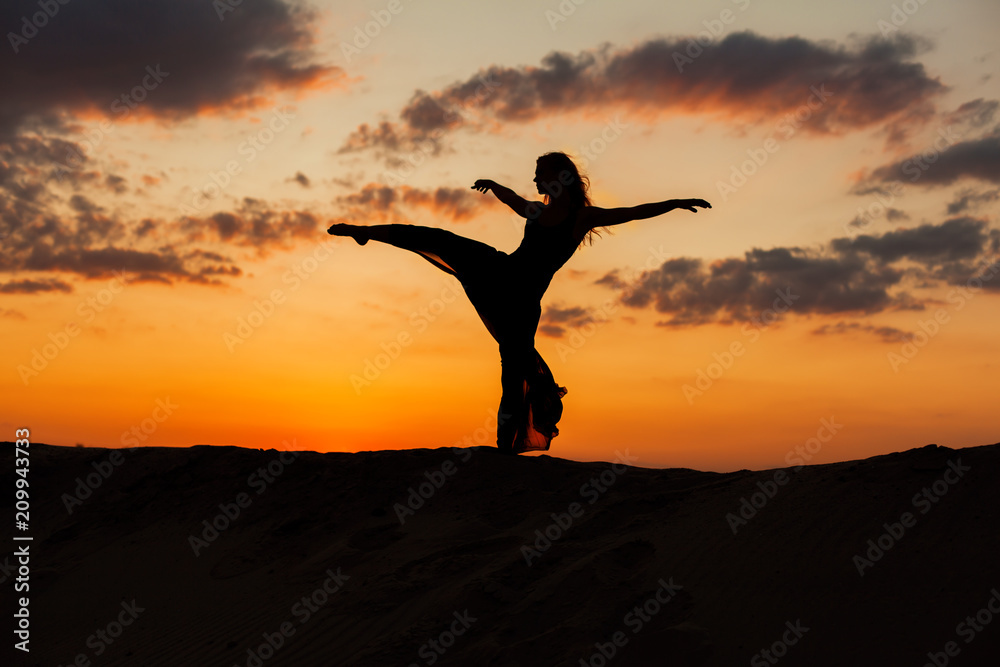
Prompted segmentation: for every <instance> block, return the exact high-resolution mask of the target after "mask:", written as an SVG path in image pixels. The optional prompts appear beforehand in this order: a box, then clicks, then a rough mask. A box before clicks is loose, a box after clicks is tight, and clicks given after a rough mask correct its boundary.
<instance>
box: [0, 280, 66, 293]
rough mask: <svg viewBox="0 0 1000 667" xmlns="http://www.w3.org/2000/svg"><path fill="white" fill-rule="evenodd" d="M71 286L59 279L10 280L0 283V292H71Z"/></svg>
mask: <svg viewBox="0 0 1000 667" xmlns="http://www.w3.org/2000/svg"><path fill="white" fill-rule="evenodd" d="M72 291H73V286H72V285H69V284H67V283H64V282H63V281H61V280H55V279H49V280H30V279H28V280H12V281H10V282H8V283H3V284H0V294H38V293H39V292H66V293H69V292H72Z"/></svg>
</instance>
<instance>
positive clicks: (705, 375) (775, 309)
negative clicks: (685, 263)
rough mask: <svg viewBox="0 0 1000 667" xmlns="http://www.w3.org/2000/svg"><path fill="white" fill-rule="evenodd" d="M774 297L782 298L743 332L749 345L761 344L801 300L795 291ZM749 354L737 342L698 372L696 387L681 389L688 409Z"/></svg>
mask: <svg viewBox="0 0 1000 667" xmlns="http://www.w3.org/2000/svg"><path fill="white" fill-rule="evenodd" d="M774 293H775V294H777V295H778V296H777V298H776V299H775V300H774V302H773V303H772V304H771V307H770V308H765V309H764V310H762V311H761V312H760V313H759V314H757V315H755V316H754V317H752V318H750V321H749V322H746V323H745V324H744V325H743V326H742V327H741V328H740V333H742V334H743V335H744V336H745V337H747V338H748V339H749V340H748V341H747V344H752V343H756V342H757V341H758V340H760V334H761V332H762V331H767V329H768V327H770V326H771V325H772V324H774V323H775V322H777V321H778V320H779V319H781V315H783V314H784V313H786V312H788V310H789V309H790V308H791V307H792V306H793V305H794V304H795V302H796V301H798V299H799V297H800V296H801V295H799V294H793V293H792V288H791V287H786V288H785V289H784V291H782V290H781V289H776V290H775V292H774ZM751 325H752V326H751ZM746 351H747V346H746V345H744V343H743V341H741V340H734V341H733V342H731V343H730V344H729V346H728V347H727V348H726V349H725V350H723V351H722V352H721V353H719V352H713V353H712V358H713V359H715V361H713V362H711V363H709V364H708V366H706V367H705V368H699V369H698V370H697V372H696V373H695V375H696V379H695V381H694V384H693V385H691V384H685V385H684V386H683V387H681V393H683V394H684V398H685V399H687V402H688V405H694V400H695V399H696V398H698V397H699V396H704V395H705V392H706V391H708V390H709V389H711V388H712V386H713V385H714V384H715V382H716V380H718V379H719V378H721V377H722V376H723V375H725V374H726V372H727V371H729V369H730V368H732V367H733V366H734V365H735V363H736V360H737V359H738V358H740V357H742V356H743V355H744V354H746Z"/></svg>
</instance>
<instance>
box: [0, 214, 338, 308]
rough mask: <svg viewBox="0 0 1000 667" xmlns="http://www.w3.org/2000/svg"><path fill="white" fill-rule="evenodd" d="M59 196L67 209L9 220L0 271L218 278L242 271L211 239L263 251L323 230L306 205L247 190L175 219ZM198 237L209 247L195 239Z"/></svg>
mask: <svg viewBox="0 0 1000 667" xmlns="http://www.w3.org/2000/svg"><path fill="white" fill-rule="evenodd" d="M66 203H67V204H68V208H69V210H71V211H72V213H73V214H72V215H59V214H56V213H55V212H52V211H50V210H48V209H38V210H32V211H28V213H29V215H26V216H25V217H23V218H20V219H18V220H16V221H15V223H14V224H11V225H10V226H9V231H8V232H6V233H7V236H6V238H4V240H3V244H4V253H3V254H2V255H0V273H3V272H7V273H11V272H17V271H36V272H47V273H59V274H73V275H76V276H79V277H82V278H85V279H96V278H104V277H113V276H114V275H116V274H118V272H121V271H126V272H127V273H128V274H129V275H130V280H133V281H135V282H159V283H164V284H172V283H174V282H177V281H182V282H193V283H202V284H221V283H222V282H224V279H225V278H234V277H238V276H240V275H242V270H241V269H240V268H239V267H238V266H236V265H235V264H234V262H233V260H232V259H230V258H229V257H226V256H225V255H223V254H221V253H219V252H216V251H215V250H214V248H213V246H218V245H223V246H225V247H240V248H250V249H252V250H254V251H255V254H256V255H257V256H265V255H267V254H268V253H270V252H272V251H274V250H283V249H288V248H291V247H292V246H293V245H294V244H295V243H296V242H298V241H299V240H302V239H307V238H315V237H316V235H317V234H319V233H321V231H322V225H321V224H320V223H319V220H318V219H317V218H316V216H314V215H313V214H312V213H310V212H308V211H287V210H276V209H273V208H272V207H270V206H269V205H268V204H267V203H266V202H262V201H260V200H256V199H250V198H247V199H244V200H243V202H242V204H241V205H240V207H239V208H238V209H237V210H236V211H232V212H228V211H224V212H219V213H216V214H214V215H211V216H208V217H206V218H190V217H189V218H182V219H180V220H178V221H163V220H155V219H150V218H146V219H143V220H141V221H134V222H133V221H126V220H122V219H120V218H118V217H116V216H113V215H107V214H106V213H105V212H104V209H103V208H101V207H100V206H97V205H96V204H94V203H93V202H92V201H91V200H89V199H88V198H87V197H85V196H84V195H81V194H76V195H73V196H72V197H70V199H69V200H68V202H66ZM4 206H8V209H7V210H9V201H6V200H5V199H4V198H2V197H0V211H3V210H4V209H3V207H4ZM205 244H208V245H209V248H205V247H199V245H205ZM49 283H50V284H56V283H59V284H63V285H65V284H66V283H63V282H62V281H61V280H56V281H55V282H53V281H51V280H50V281H49ZM11 284H12V283H8V285H11ZM10 289H14V288H13V287H12V288H10ZM8 291H9V290H8ZM36 291H42V288H41V287H36Z"/></svg>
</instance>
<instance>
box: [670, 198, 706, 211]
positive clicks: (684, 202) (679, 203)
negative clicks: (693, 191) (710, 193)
mask: <svg viewBox="0 0 1000 667" xmlns="http://www.w3.org/2000/svg"><path fill="white" fill-rule="evenodd" d="M674 205H675V206H676V207H677V208H682V209H684V210H685V211H691V212H692V213H697V212H698V209H697V208H695V206H700V207H701V208H712V205H711V204H709V203H708V202H707V201H705V200H704V199H675V200H674Z"/></svg>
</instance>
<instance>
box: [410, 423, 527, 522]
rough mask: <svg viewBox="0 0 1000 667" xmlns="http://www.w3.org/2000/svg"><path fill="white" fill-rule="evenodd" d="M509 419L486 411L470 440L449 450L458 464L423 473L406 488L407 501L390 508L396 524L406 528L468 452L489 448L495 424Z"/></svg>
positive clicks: (452, 462) (449, 462) (451, 462)
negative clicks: (483, 419)
mask: <svg viewBox="0 0 1000 667" xmlns="http://www.w3.org/2000/svg"><path fill="white" fill-rule="evenodd" d="M509 418H510V415H509V414H507V413H500V412H498V413H496V414H494V413H493V412H492V411H487V413H486V422H485V423H484V424H483V425H482V426H480V427H479V428H477V429H476V430H475V431H473V433H472V435H471V436H470V435H466V436H464V437H463V439H462V440H461V441H459V442H456V443H455V444H454V446H453V447H452V448H451V453H452V454H453V455H454V457H455V459H457V460H458V463H456V462H455V460H453V459H448V460H446V461H444V462H443V463H442V464H441V466H440V468H435V469H432V470H425V471H424V474H423V475H422V479H421V480H420V482H419V483H418V484H416V485H415V486H410V487H409V488H407V495H406V501H405V502H402V503H400V502H397V503H396V504H395V505H393V506H392V509H393V511H394V512H395V513H396V518H397V519H399V524H400V525H405V524H406V519H407V518H409V517H411V516H414V515H415V514H416V513H417V510H419V509H421V508H422V507H423V506H424V505H426V504H427V501H428V500H430V499H431V498H433V497H434V494H435V493H437V492H438V491H439V490H440V489H441V487H443V486H444V485H445V483H446V482H448V480H449V479H451V478H452V477H453V476H454V475H455V473H457V472H458V464H461V463H468V462H469V459H471V458H472V453H473V450H472V449H471V448H472V447H475V446H483V445H488V444H489V441H490V438H492V437H493V435H494V434H495V433H496V431H497V428H498V422H499V423H500V424H502V423H503V422H504V421H506V420H507V419H509ZM462 445H465V447H462Z"/></svg>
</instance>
